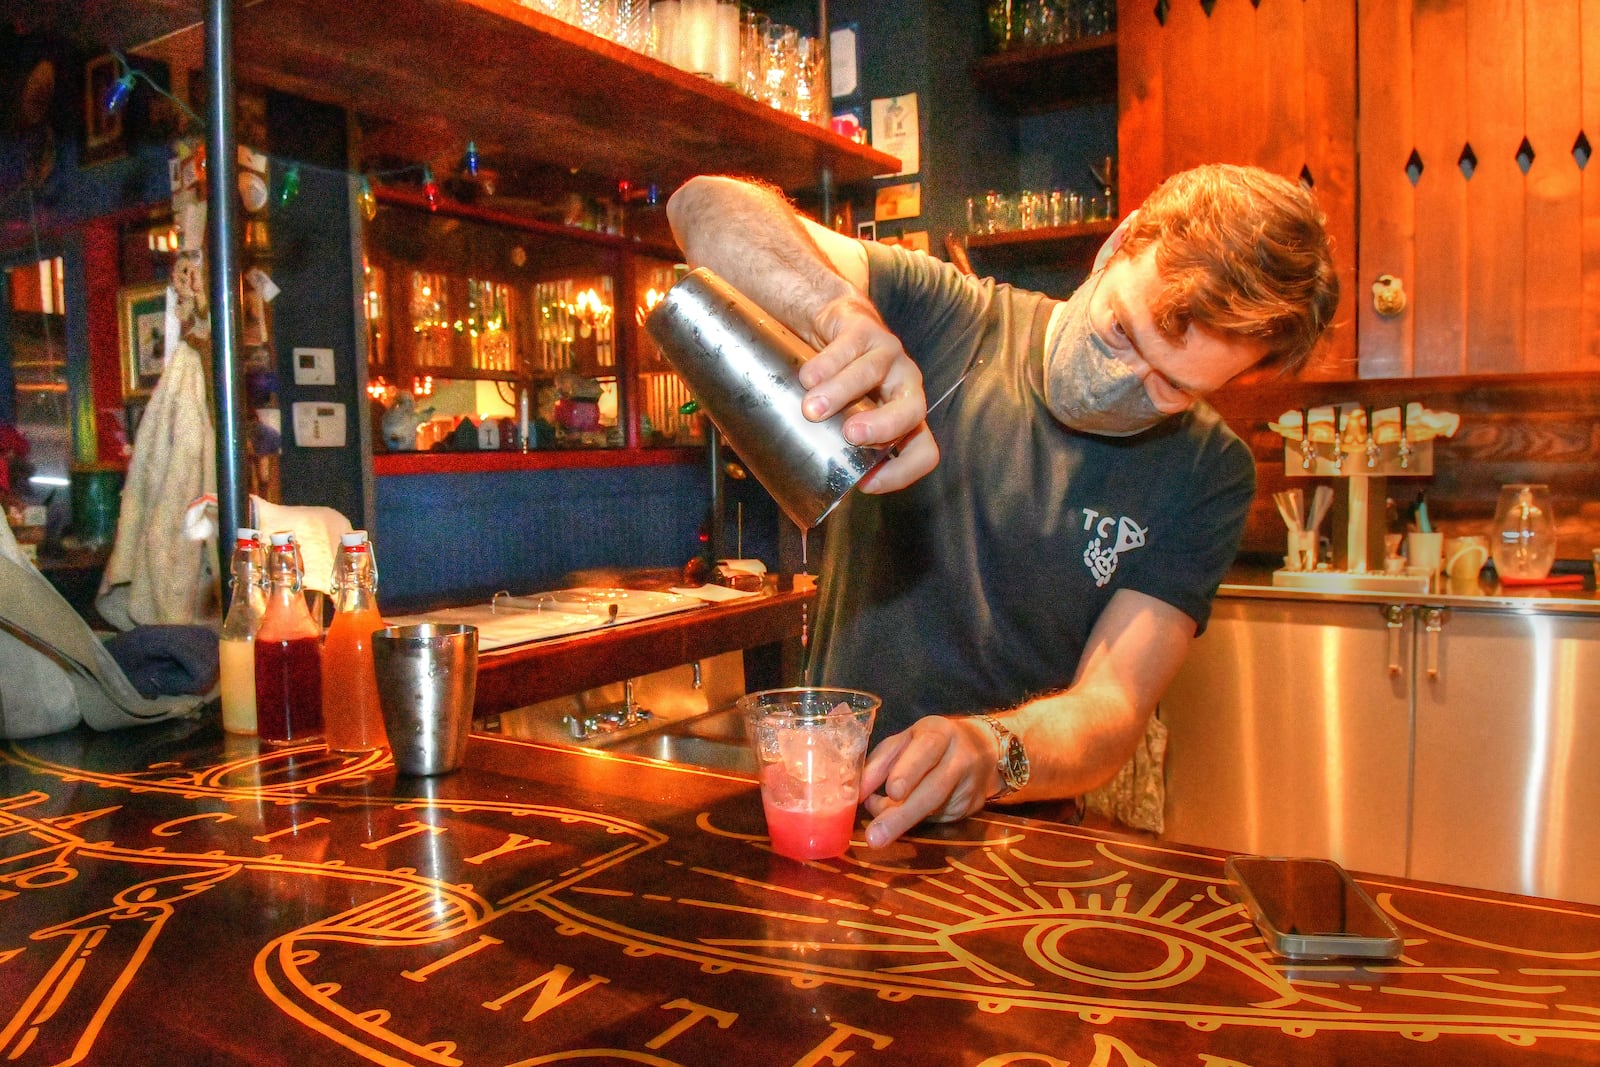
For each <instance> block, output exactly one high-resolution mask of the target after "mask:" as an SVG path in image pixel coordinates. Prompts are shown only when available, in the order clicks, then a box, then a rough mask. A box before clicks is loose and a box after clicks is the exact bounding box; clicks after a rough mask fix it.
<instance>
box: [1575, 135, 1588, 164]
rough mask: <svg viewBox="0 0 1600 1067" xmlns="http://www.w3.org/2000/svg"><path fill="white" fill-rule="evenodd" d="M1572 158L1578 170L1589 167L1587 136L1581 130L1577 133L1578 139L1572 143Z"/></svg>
mask: <svg viewBox="0 0 1600 1067" xmlns="http://www.w3.org/2000/svg"><path fill="white" fill-rule="evenodd" d="M1572 158H1573V160H1574V161H1576V162H1577V164H1578V169H1579V170H1582V169H1583V168H1584V167H1587V166H1588V165H1589V135H1588V134H1586V133H1584V132H1583V131H1582V130H1579V131H1578V139H1577V140H1576V141H1573V142H1572Z"/></svg>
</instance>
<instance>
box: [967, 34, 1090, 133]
mask: <svg viewBox="0 0 1600 1067" xmlns="http://www.w3.org/2000/svg"><path fill="white" fill-rule="evenodd" d="M971 77H972V83H973V84H974V85H975V86H977V87H978V89H979V90H980V91H982V92H983V93H985V94H987V95H988V96H989V97H990V98H991V99H993V100H994V101H995V102H996V103H998V104H1000V105H1002V106H1003V107H1006V108H1008V109H1010V110H1011V111H1015V112H1016V113H1017V114H1020V115H1029V114H1038V113H1041V112H1045V111H1056V110H1059V109H1061V108H1065V107H1074V106H1076V105H1078V104H1088V103H1095V102H1098V101H1102V100H1115V99H1116V98H1117V35H1116V34H1115V33H1102V34H1098V35H1096V36H1094V37H1084V38H1080V39H1078V40H1076V41H1067V42H1064V43H1062V44H1052V45H1044V46H1041V47H1038V48H1015V49H1012V50H1010V51H1007V52H1000V53H997V54H995V55H992V56H984V57H983V58H982V59H980V60H978V61H977V62H976V63H974V64H973V66H972V71H971Z"/></svg>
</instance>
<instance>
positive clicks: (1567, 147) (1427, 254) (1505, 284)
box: [1356, 0, 1600, 378]
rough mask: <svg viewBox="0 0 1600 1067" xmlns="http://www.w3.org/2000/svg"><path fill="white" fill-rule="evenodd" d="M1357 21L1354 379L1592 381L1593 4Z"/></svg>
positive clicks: (1596, 360)
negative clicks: (1403, 303) (1574, 376)
mask: <svg viewBox="0 0 1600 1067" xmlns="http://www.w3.org/2000/svg"><path fill="white" fill-rule="evenodd" d="M1359 9H1360V20H1359V25H1360V38H1359V51H1360V56H1361V62H1360V77H1359V81H1360V112H1361V123H1360V132H1359V145H1360V153H1359V157H1360V161H1361V162H1360V168H1361V169H1360V182H1359V190H1360V199H1361V228H1360V254H1359V260H1360V277H1359V280H1358V282H1357V284H1356V288H1357V296H1358V304H1357V306H1358V310H1359V319H1358V324H1357V332H1358V334H1359V345H1360V354H1359V361H1360V368H1361V377H1363V378H1397V377H1411V376H1423V375H1456V374H1498V373H1508V372H1533V371H1540V372H1544V371H1572V370H1593V369H1596V368H1600V290H1597V289H1596V288H1595V287H1594V286H1593V285H1589V286H1587V287H1585V285H1584V276H1585V268H1586V267H1587V268H1588V271H1589V272H1591V273H1592V271H1593V269H1594V266H1595V264H1596V262H1600V229H1597V228H1596V227H1595V226H1594V220H1595V219H1596V218H1600V175H1597V174H1596V172H1594V171H1590V170H1588V169H1587V165H1588V162H1589V158H1588V157H1589V147H1588V146H1589V144H1590V142H1591V141H1592V140H1593V139H1594V138H1595V130H1596V129H1597V123H1600V96H1597V95H1596V94H1595V92H1594V90H1593V88H1592V87H1591V86H1592V85H1594V84H1595V83H1596V82H1597V80H1600V47H1597V46H1596V44H1595V40H1596V38H1600V3H1596V2H1595V0H1428V2H1422V0H1362V2H1361V3H1360V4H1359ZM1585 131H1587V132H1585ZM1580 135H1581V136H1580ZM1382 275H1392V276H1394V277H1396V278H1399V279H1400V281H1401V283H1402V284H1403V286H1404V288H1405V291H1406V294H1407V297H1408V307H1407V309H1406V310H1405V311H1404V312H1403V313H1401V314H1400V315H1398V316H1394V317H1390V318H1385V317H1383V316H1380V315H1378V314H1377V312H1376V311H1375V310H1374V308H1373V305H1372V291H1371V289H1372V285H1373V283H1374V282H1375V281H1376V280H1377V279H1378V278H1379V277H1380V276H1382Z"/></svg>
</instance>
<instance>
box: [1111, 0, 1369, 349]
mask: <svg viewBox="0 0 1600 1067" xmlns="http://www.w3.org/2000/svg"><path fill="white" fill-rule="evenodd" d="M1355 46H1356V11H1355V6H1354V5H1352V4H1350V3H1348V0H1261V2H1260V3H1249V4H1247V3H1243V2H1230V3H1217V4H1201V3H1198V2H1194V0H1185V2H1182V3H1172V4H1160V5H1157V4H1155V3H1151V2H1147V0H1121V2H1120V3H1119V4H1118V6H1117V151H1118V154H1119V160H1118V191H1119V196H1120V200H1119V203H1120V205H1121V208H1122V210H1123V211H1124V213H1125V212H1126V211H1127V210H1128V209H1130V208H1134V207H1137V206H1138V205H1139V204H1140V203H1141V202H1143V200H1144V199H1145V197H1147V196H1149V195H1150V192H1151V190H1153V189H1154V188H1155V187H1156V185H1157V184H1158V183H1160V182H1161V180H1162V179H1164V178H1166V177H1168V176H1170V175H1172V174H1175V173H1177V172H1178V171H1181V170H1184V169H1186V168H1188V167H1192V166H1196V165H1197V164H1201V163H1246V164H1254V165H1256V166H1260V167H1264V168H1266V169H1267V170H1270V171H1272V172H1274V173H1276V174H1281V175H1283V176H1285V177H1290V178H1301V179H1303V180H1308V181H1310V182H1311V184H1312V186H1313V188H1314V189H1315V190H1316V193H1317V200H1318V202H1319V204H1320V205H1321V207H1322V210H1323V212H1324V213H1325V214H1326V215H1327V216H1328V226H1329V230H1330V233H1331V234H1332V236H1333V244H1334V256H1335V259H1336V261H1337V263H1338V267H1339V278H1340V281H1341V282H1343V283H1344V293H1343V297H1342V299H1341V301H1340V306H1339V311H1338V314H1337V316H1336V319H1335V321H1336V322H1339V323H1351V322H1353V321H1354V318H1355V314H1356V312H1355V307H1356V304H1355V290H1356V289H1357V285H1356V273H1355V272H1356V192H1355V190H1356V152H1355V148H1356V84H1355V70H1356V52H1355ZM1304 376H1307V377H1314V378H1333V379H1339V380H1345V379H1351V378H1354V377H1355V376H1356V363H1355V334H1354V331H1353V330H1350V329H1340V330H1335V331H1334V332H1333V334H1332V336H1331V337H1330V339H1329V342H1328V343H1327V345H1326V346H1325V347H1324V348H1323V349H1322V350H1321V351H1320V352H1319V354H1318V356H1317V359H1316V360H1315V362H1314V363H1313V364H1312V365H1311V366H1310V367H1308V368H1307V369H1306V371H1305V373H1304Z"/></svg>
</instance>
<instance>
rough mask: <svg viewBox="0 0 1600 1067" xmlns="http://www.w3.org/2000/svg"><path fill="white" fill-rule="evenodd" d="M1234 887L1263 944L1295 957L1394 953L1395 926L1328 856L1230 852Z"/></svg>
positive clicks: (1229, 870) (1227, 866)
mask: <svg viewBox="0 0 1600 1067" xmlns="http://www.w3.org/2000/svg"><path fill="white" fill-rule="evenodd" d="M1223 869H1224V870H1225V871H1226V872H1227V875H1228V877H1229V878H1230V879H1231V880H1232V881H1233V883H1234V884H1235V885H1236V886H1238V887H1239V891H1240V895H1241V896H1242V897H1243V898H1244V903H1245V906H1246V907H1247V908H1249V909H1250V914H1251V917H1252V918H1254V919H1255V923H1256V926H1257V928H1258V929H1260V931H1261V936H1262V937H1263V938H1265V939H1266V942H1267V946H1268V947H1269V948H1271V949H1272V951H1273V952H1276V953H1277V954H1278V955H1280V956H1285V957H1288V958H1289V959H1296V960H1321V959H1342V958H1360V959H1382V960H1392V959H1394V958H1396V957H1397V956H1399V955H1400V947H1401V941H1400V931H1399V930H1397V929H1395V925H1394V923H1392V922H1390V921H1389V918H1388V916H1386V915H1384V914H1383V913H1382V912H1381V911H1379V910H1378V906H1377V905H1376V904H1374V903H1373V902H1372V898H1371V897H1369V896H1367V894H1366V891H1365V890H1363V889H1362V888H1361V887H1360V886H1358V885H1356V883H1355V880H1354V879H1353V878H1351V877H1350V874H1349V872H1347V871H1346V870H1345V869H1344V868H1343V867H1341V866H1339V865H1338V864H1337V863H1335V862H1333V861H1332V860H1326V859H1301V858H1290V857H1285V856H1231V857H1229V858H1228V860H1227V862H1226V863H1225V864H1224V865H1223Z"/></svg>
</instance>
